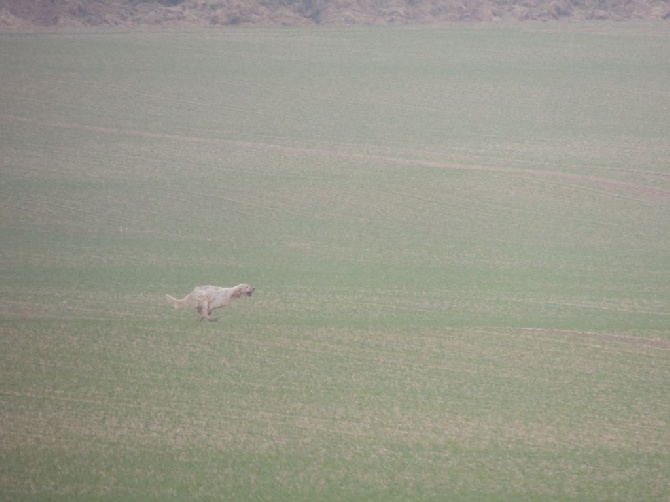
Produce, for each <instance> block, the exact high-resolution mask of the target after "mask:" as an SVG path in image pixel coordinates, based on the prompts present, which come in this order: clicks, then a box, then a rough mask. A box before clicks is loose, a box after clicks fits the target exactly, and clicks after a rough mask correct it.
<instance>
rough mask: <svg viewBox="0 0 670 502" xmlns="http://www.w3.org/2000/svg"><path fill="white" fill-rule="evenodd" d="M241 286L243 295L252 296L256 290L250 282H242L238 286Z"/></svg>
mask: <svg viewBox="0 0 670 502" xmlns="http://www.w3.org/2000/svg"><path fill="white" fill-rule="evenodd" d="M237 287H238V288H240V293H241V294H243V295H247V296H251V294H252V293H253V292H254V291H255V290H256V288H254V287H253V286H250V285H249V284H240V285H239V286H237Z"/></svg>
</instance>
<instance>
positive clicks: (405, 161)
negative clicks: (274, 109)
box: [0, 114, 670, 203]
mask: <svg viewBox="0 0 670 502" xmlns="http://www.w3.org/2000/svg"><path fill="white" fill-rule="evenodd" d="M0 120H4V121H16V122H28V123H34V124H38V125H42V126H46V127H60V128H65V129H76V130H90V131H94V132H99V133H107V134H120V135H130V136H142V137H147V138H156V139H169V140H172V141H187V142H198V143H225V144H234V145H239V146H243V147H254V148H265V149H269V150H275V151H276V150H279V151H288V152H294V153H308V154H316V155H320V156H323V155H325V156H329V157H330V156H335V157H344V158H354V159H359V160H362V161H374V162H381V163H384V164H389V163H390V164H399V165H409V166H417V167H427V168H436V169H455V170H465V171H480V172H496V173H503V174H519V175H528V176H536V177H549V178H564V179H568V180H573V181H577V182H579V183H582V184H586V185H588V186H593V185H597V186H600V187H609V188H612V189H615V190H617V191H622V192H629V193H635V194H638V195H642V196H644V198H646V199H649V198H651V199H655V200H658V201H661V202H669V203H670V190H665V189H662V188H656V187H650V186H647V185H641V184H639V183H632V182H629V181H618V180H612V179H608V178H603V177H598V176H590V175H584V174H575V173H568V172H559V171H547V170H537V169H522V168H514V167H493V166H482V165H474V164H464V163H453V162H442V161H432V160H424V159H411V158H401V157H397V156H389V155H379V154H368V153H355V152H335V151H332V150H323V149H315V148H310V147H308V146H300V147H297V146H285V145H277V144H268V143H261V142H254V141H242V140H231V139H221V138H203V137H196V136H183V135H178V134H170V133H154V132H148V131H139V130H133V129H119V128H115V127H106V126H87V125H82V124H76V123H72V122H53V121H43V120H38V119H31V118H27V117H18V116H15V115H4V114H0Z"/></svg>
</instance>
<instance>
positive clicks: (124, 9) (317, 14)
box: [0, 0, 670, 29]
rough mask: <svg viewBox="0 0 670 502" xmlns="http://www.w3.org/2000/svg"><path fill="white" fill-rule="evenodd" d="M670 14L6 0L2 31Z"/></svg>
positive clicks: (523, 2) (512, 4)
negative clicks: (90, 27)
mask: <svg viewBox="0 0 670 502" xmlns="http://www.w3.org/2000/svg"><path fill="white" fill-rule="evenodd" d="M497 20H503V21H504V20H543V21H549V20H616V21H623V20H668V21H670V0H0V29H22V28H31V27H86V26H146V25H175V26H197V25H248V24H261V25H320V24H323V25H337V24H408V23H446V22H457V21H497Z"/></svg>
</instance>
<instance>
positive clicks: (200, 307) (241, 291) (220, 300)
mask: <svg viewBox="0 0 670 502" xmlns="http://www.w3.org/2000/svg"><path fill="white" fill-rule="evenodd" d="M255 289H256V288H252V287H251V286H249V285H248V284H239V285H238V286H235V287H234V288H222V287H220V286H197V287H196V288H195V289H194V290H193V291H191V292H190V293H189V294H188V295H186V296H185V297H184V298H182V299H181V300H177V299H176V298H174V297H172V296H170V295H165V296H166V297H167V299H168V300H170V301H171V302H172V304H173V305H174V308H176V309H179V308H182V307H186V306H188V305H189V304H192V303H195V306H196V309H197V311H198V320H199V321H202V320H205V319H206V320H208V321H216V319H215V318H212V317H211V315H212V312H213V311H214V310H215V309H218V308H221V307H225V306H226V305H228V304H230V303H232V301H233V300H235V299H236V298H239V297H240V296H242V295H246V296H251V294H252V293H253V292H254V290H255Z"/></svg>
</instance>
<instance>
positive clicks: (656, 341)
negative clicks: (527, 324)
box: [519, 328, 670, 349]
mask: <svg viewBox="0 0 670 502" xmlns="http://www.w3.org/2000/svg"><path fill="white" fill-rule="evenodd" d="M519 329H520V330H521V331H524V332H528V333H535V334H546V335H561V336H570V337H579V338H594V339H600V340H609V341H614V342H621V343H628V344H632V345H649V346H653V347H658V348H662V349H670V340H664V339H662V338H644V337H638V336H627V335H619V334H614V333H599V332H595V331H577V330H566V329H553V328H519Z"/></svg>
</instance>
